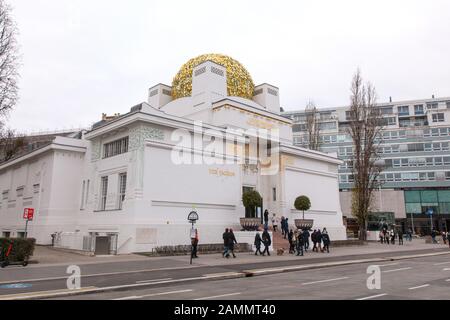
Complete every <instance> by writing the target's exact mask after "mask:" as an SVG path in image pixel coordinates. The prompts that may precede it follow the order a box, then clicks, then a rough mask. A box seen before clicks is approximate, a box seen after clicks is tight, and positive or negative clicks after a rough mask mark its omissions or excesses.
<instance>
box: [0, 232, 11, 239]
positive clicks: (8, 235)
mask: <svg viewBox="0 0 450 320" xmlns="http://www.w3.org/2000/svg"><path fill="white" fill-rule="evenodd" d="M2 236H3V238H10V237H11V232H10V231H3V233H2Z"/></svg>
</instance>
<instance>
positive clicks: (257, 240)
mask: <svg viewBox="0 0 450 320" xmlns="http://www.w3.org/2000/svg"><path fill="white" fill-rule="evenodd" d="M261 242H262V239H261V235H260V234H259V232H257V233H256V235H255V247H256V252H255V256H257V255H258V253H259V254H260V255H263V253H262V252H261Z"/></svg>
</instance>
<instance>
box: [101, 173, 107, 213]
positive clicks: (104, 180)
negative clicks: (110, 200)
mask: <svg viewBox="0 0 450 320" xmlns="http://www.w3.org/2000/svg"><path fill="white" fill-rule="evenodd" d="M107 197H108V177H102V180H101V186H100V211H105V210H106V199H107Z"/></svg>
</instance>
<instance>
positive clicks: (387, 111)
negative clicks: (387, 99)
mask: <svg viewBox="0 0 450 320" xmlns="http://www.w3.org/2000/svg"><path fill="white" fill-rule="evenodd" d="M380 112H381V114H383V115H384V114H392V113H393V108H392V107H382V108H380Z"/></svg>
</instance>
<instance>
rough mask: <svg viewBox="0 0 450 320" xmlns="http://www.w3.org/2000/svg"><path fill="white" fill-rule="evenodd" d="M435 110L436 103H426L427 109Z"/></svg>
mask: <svg viewBox="0 0 450 320" xmlns="http://www.w3.org/2000/svg"><path fill="white" fill-rule="evenodd" d="M437 108H438V104H437V102H434V103H427V109H437Z"/></svg>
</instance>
